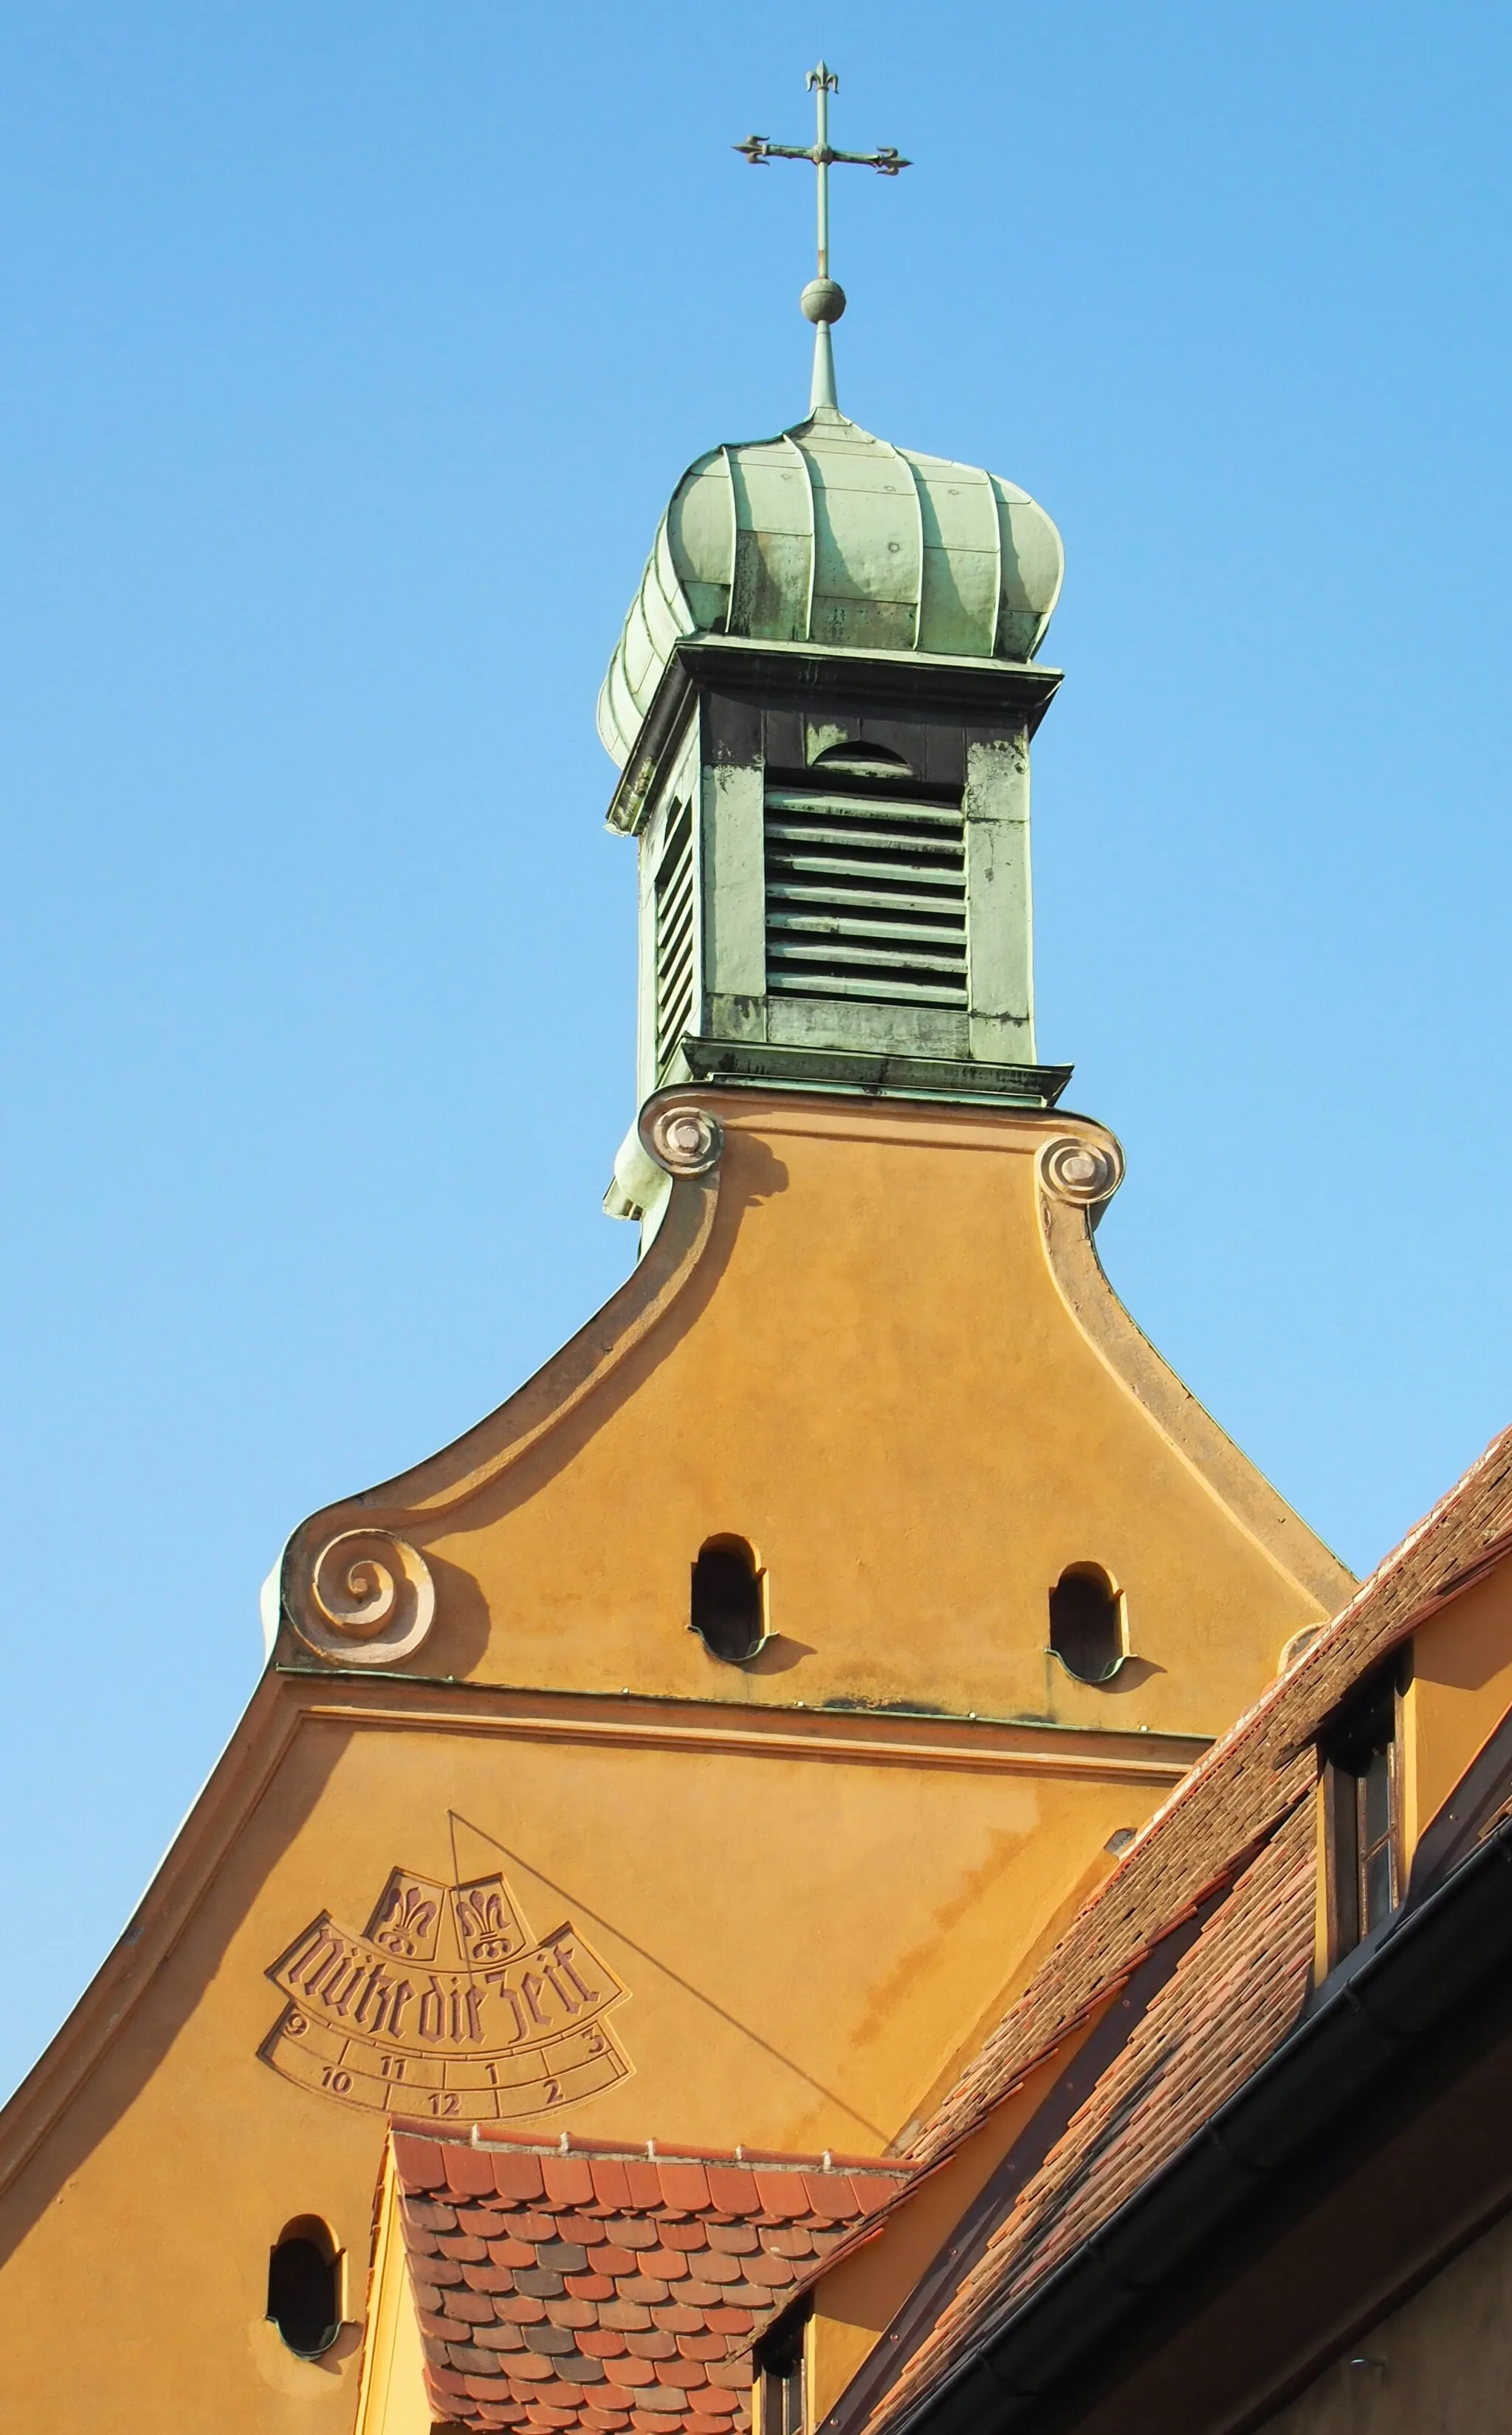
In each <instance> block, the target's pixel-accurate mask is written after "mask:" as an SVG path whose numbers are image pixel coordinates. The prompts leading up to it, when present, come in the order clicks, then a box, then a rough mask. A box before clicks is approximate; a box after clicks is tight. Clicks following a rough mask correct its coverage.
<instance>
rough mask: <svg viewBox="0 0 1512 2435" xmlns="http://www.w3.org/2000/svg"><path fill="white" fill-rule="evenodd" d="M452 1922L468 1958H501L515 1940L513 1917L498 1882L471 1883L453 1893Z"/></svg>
mask: <svg viewBox="0 0 1512 2435" xmlns="http://www.w3.org/2000/svg"><path fill="white" fill-rule="evenodd" d="M456 1922H457V1926H458V1927H459V1928H460V1929H461V1932H462V1941H463V1943H464V1945H465V1946H466V1948H467V1953H468V1956H469V1959H470V1960H473V1961H502V1960H504V1958H505V1956H506V1954H507V1953H509V1952H512V1950H513V1948H514V1945H515V1943H516V1942H517V1939H516V1935H515V1926H514V1921H513V1920H512V1919H511V1918H510V1916H509V1911H508V1907H507V1904H506V1902H505V1899H504V1895H503V1892H502V1891H501V1889H500V1888H499V1887H498V1886H489V1885H481V1886H471V1887H469V1888H468V1890H467V1891H465V1892H462V1891H458V1893H457V1897H456Z"/></svg>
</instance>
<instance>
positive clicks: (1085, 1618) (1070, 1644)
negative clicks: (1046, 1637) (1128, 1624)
mask: <svg viewBox="0 0 1512 2435" xmlns="http://www.w3.org/2000/svg"><path fill="white" fill-rule="evenodd" d="M1050 1646H1051V1648H1052V1649H1054V1651H1055V1653H1056V1655H1057V1657H1058V1658H1059V1660H1060V1662H1061V1664H1062V1666H1064V1667H1065V1669H1066V1671H1067V1673H1068V1674H1074V1676H1075V1677H1076V1680H1077V1682H1078V1683H1106V1682H1108V1680H1109V1679H1110V1677H1111V1676H1113V1675H1114V1674H1116V1673H1117V1672H1118V1669H1119V1667H1121V1666H1122V1665H1123V1663H1124V1658H1125V1648H1124V1601H1123V1599H1122V1598H1121V1597H1120V1596H1119V1594H1118V1592H1117V1590H1116V1589H1115V1588H1114V1587H1113V1584H1112V1581H1111V1580H1110V1579H1109V1578H1108V1574H1107V1573H1105V1572H1104V1570H1103V1568H1102V1566H1101V1564H1068V1565H1067V1566H1066V1569H1065V1571H1064V1572H1063V1573H1062V1574H1061V1576H1060V1579H1059V1580H1058V1581H1057V1583H1056V1586H1055V1588H1054V1589H1053V1590H1052V1591H1051V1593H1050Z"/></svg>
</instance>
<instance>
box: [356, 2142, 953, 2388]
mask: <svg viewBox="0 0 1512 2435" xmlns="http://www.w3.org/2000/svg"><path fill="white" fill-rule="evenodd" d="M392 2139H393V2153H394V2165H395V2172H396V2177H397V2180H398V2184H399V2188H400V2192H401V2208H400V2212H401V2217H402V2221H403V2226H404V2246H405V2252H406V2255H407V2259H408V2265H409V2273H410V2282H411V2287H412V2288H413V2291H414V2295H415V2302H416V2307H417V2310H418V2313H419V2318H420V2327H421V2341H422V2344H423V2347H424V2353H425V2373H426V2379H427V2382H428V2385H429V2388H430V2397H431V2400H432V2403H433V2405H434V2407H435V2410H436V2414H437V2416H438V2419H444V2420H445V2421H446V2422H447V2423H448V2424H450V2425H452V2426H465V2427H469V2428H477V2429H479V2430H481V2429H484V2428H494V2427H508V2428H514V2429H519V2430H521V2435H556V2430H558V2429H560V2430H574V2435H576V2430H581V2435H619V2430H622V2429H630V2428H633V2429H635V2430H636V2435H741V2430H744V2429H745V2428H747V2427H748V2426H749V2424H750V2406H749V2397H750V2385H751V2376H752V2368H751V2362H750V2352H751V2348H752V2345H753V2344H754V2343H755V2341H756V2340H758V2339H759V2337H760V2336H761V2334H762V2333H763V2332H764V2331H765V2327H766V2326H767V2325H768V2324H769V2323H771V2322H772V2320H773V2318H774V2317H776V2316H777V2315H778V2314H779V2313H780V2312H781V2310H782V2308H784V2307H785V2306H786V2305H787V2304H788V2302H789V2301H790V2300H791V2299H792V2298H793V2297H794V2295H795V2293H796V2292H797V2290H798V2288H799V2283H800V2281H801V2280H802V2279H804V2278H805V2277H806V2276H808V2275H811V2274H812V2273H813V2272H814V2271H815V2270H816V2267H817V2266H818V2264H819V2263H820V2262H821V2261H822V2260H823V2259H825V2258H827V2257H829V2256H831V2255H833V2253H834V2252H835V2250H837V2249H838V2248H839V2247H840V2246H841V2245H842V2244H849V2243H850V2242H851V2240H853V2238H854V2236H855V2235H856V2234H857V2232H858V2231H859V2229H860V2228H861V2226H862V2225H863V2224H864V2223H865V2221H866V2220H867V2219H868V2218H869V2217H873V2216H876V2215H878V2213H879V2211H880V2210H881V2209H882V2208H884V2207H885V2205H886V2204H888V2203H889V2202H890V2201H891V2200H892V2199H893V2197H894V2196H895V2194H896V2193H897V2191H898V2190H899V2189H900V2188H901V2187H902V2186H903V2185H905V2184H906V2183H907V2182H908V2181H909V2180H910V2179H911V2178H912V2177H913V2175H914V2174H915V2173H916V2172H917V2170H918V2167H914V2166H911V2165H909V2164H906V2163H904V2162H902V2160H900V2159H898V2158H896V2157H875V2156H839V2155H836V2154H835V2153H834V2152H833V2150H825V2152H824V2154H823V2155H821V2156H805V2155H792V2154H786V2153H783V2152H782V2151H780V2150H765V2149H753V2148H745V2147H741V2148H737V2149H734V2150H717V2149H710V2148H695V2147H689V2146H686V2145H669V2144H667V2143H665V2142H663V2141H660V2140H654V2139H650V2140H644V2141H639V2142H635V2143H626V2142H615V2141H611V2140H604V2139H575V2138H571V2137H569V2136H567V2135H566V2134H563V2135H562V2136H561V2137H560V2138H558V2139H541V2138H530V2137H515V2136H510V2135H508V2134H507V2133H489V2134H486V2135H485V2134H480V2133H478V2132H477V2131H474V2132H473V2133H472V2135H471V2136H469V2137H466V2138H463V2137H460V2136H458V2137H453V2138H449V2137H447V2136H446V2135H445V2134H443V2133H437V2131H436V2130H435V2129H434V2127H433V2126H432V2125H430V2124H428V2123H425V2124H422V2123H413V2124H406V2123H397V2122H396V2123H395V2125H394V2127H393V2132H392Z"/></svg>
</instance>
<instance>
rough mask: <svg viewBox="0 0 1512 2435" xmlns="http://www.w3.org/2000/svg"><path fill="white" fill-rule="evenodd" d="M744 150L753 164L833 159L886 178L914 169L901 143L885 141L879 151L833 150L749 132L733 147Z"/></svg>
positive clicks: (818, 162)
mask: <svg viewBox="0 0 1512 2435" xmlns="http://www.w3.org/2000/svg"><path fill="white" fill-rule="evenodd" d="M730 149H731V151H734V152H743V153H744V154H745V156H746V158H747V161H748V162H749V163H750V164H751V166H752V168H759V167H760V166H761V164H762V163H763V162H764V161H812V162H813V164H814V165H815V167H816V169H822V168H827V167H828V166H829V164H830V163H831V162H832V161H850V162H853V163H854V164H855V166H856V167H857V168H858V169H875V170H876V171H877V172H878V173H879V175H880V176H882V177H884V178H896V177H897V175H898V172H899V170H900V169H911V168H912V167H913V165H914V164H913V163H912V162H911V161H905V160H904V159H903V157H902V153H901V152H900V151H899V150H898V148H897V147H896V146H895V145H892V144H885V145H884V146H882V147H881V148H880V149H879V150H878V151H875V152H832V150H831V149H830V147H829V146H828V145H824V146H823V147H820V146H819V145H817V144H814V145H807V144H771V143H769V142H768V141H767V139H766V137H765V135H747V138H746V141H745V143H744V144H735V145H732V146H731V147H730Z"/></svg>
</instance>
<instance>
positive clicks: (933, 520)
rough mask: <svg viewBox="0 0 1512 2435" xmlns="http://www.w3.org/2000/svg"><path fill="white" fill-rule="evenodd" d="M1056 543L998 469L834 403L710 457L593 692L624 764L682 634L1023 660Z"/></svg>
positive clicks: (667, 532)
mask: <svg viewBox="0 0 1512 2435" xmlns="http://www.w3.org/2000/svg"><path fill="white" fill-rule="evenodd" d="M1063 566H1064V559H1063V555H1062V551H1061V545H1060V535H1059V534H1058V533H1057V530H1056V527H1055V526H1054V525H1053V524H1052V522H1051V520H1050V518H1049V517H1048V516H1047V515H1046V514H1045V512H1044V509H1042V508H1040V507H1038V506H1037V505H1036V504H1035V502H1034V500H1033V499H1031V498H1030V496H1029V494H1028V492H1026V491H1021V490H1019V489H1018V488H1017V486H1016V485H1015V484H1013V483H1012V482H1007V481H1005V480H1004V479H1003V477H1002V476H1001V475H996V474H988V473H986V472H984V471H982V470H981V469H980V468H979V467H977V466H974V465H957V464H954V463H952V462H951V460H950V459H949V458H943V457H926V456H923V455H921V454H920V453H919V452H918V451H917V450H913V449H907V448H895V447H893V446H892V445H891V443H890V442H889V441H887V440H878V439H876V438H875V437H874V436H873V435H872V433H870V432H869V431H863V430H862V428H861V426H860V424H859V423H851V422H849V421H848V420H847V419H846V417H845V416H844V415H842V414H839V413H836V412H835V411H834V409H833V407H822V406H821V407H820V408H819V409H818V410H817V411H816V413H814V414H812V415H810V416H809V418H808V420H807V421H806V422H803V423H797V424H795V425H794V427H793V429H792V430H791V431H785V432H782V433H780V434H779V435H778V437H777V438H776V439H775V440H757V441H753V442H750V443H748V444H739V445H731V446H728V447H721V448H714V449H711V450H710V452H709V454H708V455H707V456H706V457H700V458H698V460H697V462H696V464H695V465H693V466H691V467H690V468H689V470H688V472H687V473H686V474H685V475H683V477H682V480H681V481H680V482H679V485H678V488H677V490H676V492H674V493H673V497H672V503H671V505H670V506H669V508H668V509H667V511H666V514H665V515H664V516H663V517H662V524H661V527H660V529H659V531H658V533H657V537H656V541H655V544H654V545H653V547H652V551H651V555H650V558H649V559H648V561H646V567H645V573H644V576H643V578H642V580H641V587H640V590H639V592H638V593H637V595H636V596H635V599H634V600H633V601H632V602H631V604H630V610H629V613H628V615H627V618H626V620H625V628H624V631H623V632H622V634H621V636H620V640H619V644H618V646H617V648H616V649H615V652H614V655H613V658H612V659H611V661H610V667H609V673H608V675H607V676H606V678H605V680H604V685H603V690H602V692H601V694H600V696H599V704H598V732H599V734H600V735H601V736H602V738H603V740H604V744H605V748H606V750H607V751H609V753H610V756H611V757H612V758H613V759H614V760H615V761H616V762H618V763H619V765H620V766H621V768H623V767H624V765H625V763H626V762H627V760H628V759H629V757H630V755H631V753H632V752H633V751H634V749H635V744H636V740H637V738H638V736H639V734H640V732H641V728H642V724H643V722H644V718H645V717H646V714H647V712H648V711H649V709H650V707H651V704H652V702H653V700H654V699H655V697H656V693H657V688H658V686H659V685H660V683H661V682H662V675H663V673H664V672H665V669H666V666H667V664H668V662H669V661H670V660H671V658H672V656H673V654H674V652H675V650H676V648H677V647H678V645H679V642H682V641H686V640H691V639H693V638H694V637H696V636H715V635H725V636H729V637H730V638H731V639H736V640H741V641H749V642H769V643H803V644H808V645H810V646H813V647H816V648H819V649H822V650H826V651H834V650H851V651H863V652H868V653H879V652H883V653H888V654H893V653H902V654H905V655H907V656H910V657H918V658H919V659H947V660H949V659H961V658H966V659H975V660H982V661H988V662H994V661H995V662H999V663H1006V664H1010V665H1019V664H1022V663H1023V662H1026V661H1032V660H1033V658H1034V654H1035V652H1036V651H1037V650H1038V649H1039V648H1040V643H1041V641H1042V640H1043V638H1044V632H1045V629H1046V627H1047V626H1048V625H1049V623H1050V616H1051V612H1052V611H1053V610H1054V608H1055V605H1056V601H1057V598H1058V596H1059V593H1060V580H1061V574H1062V571H1063Z"/></svg>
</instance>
